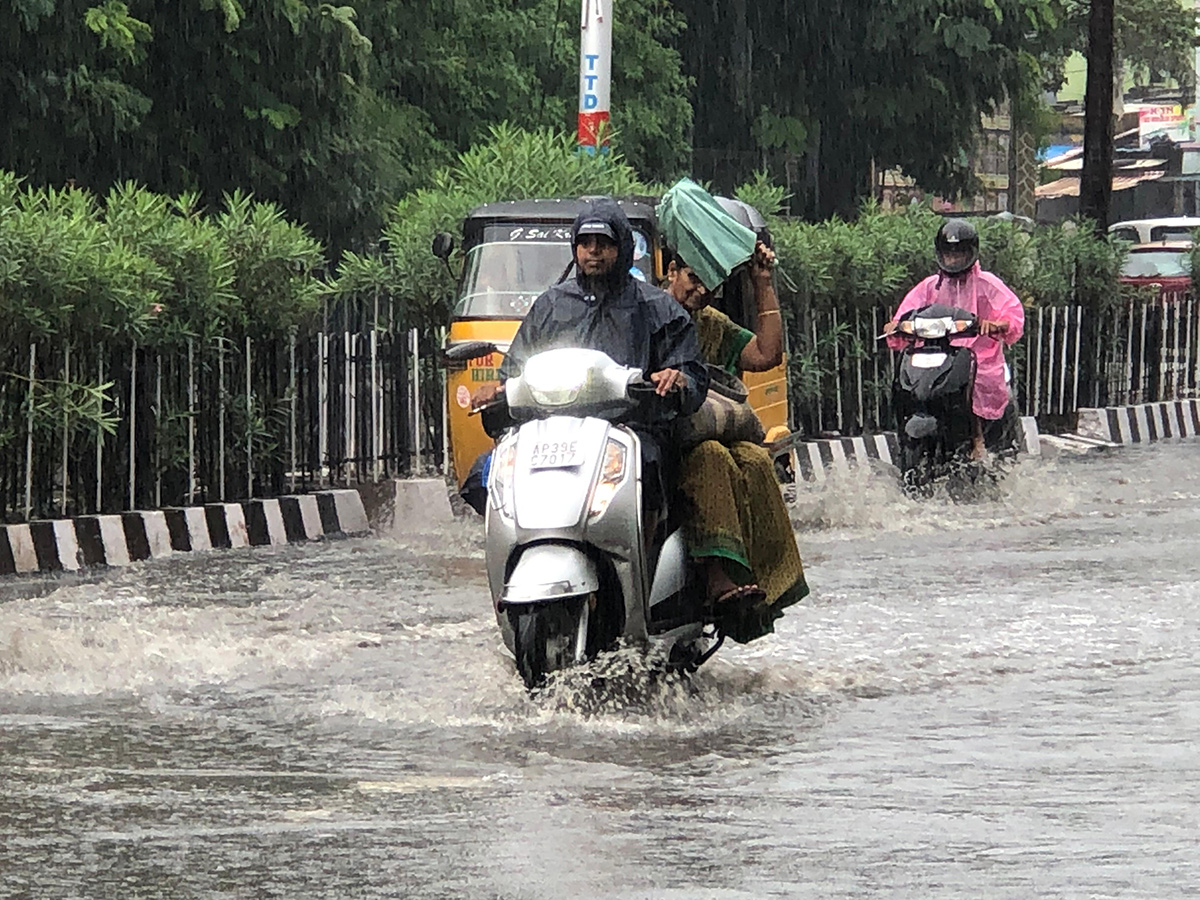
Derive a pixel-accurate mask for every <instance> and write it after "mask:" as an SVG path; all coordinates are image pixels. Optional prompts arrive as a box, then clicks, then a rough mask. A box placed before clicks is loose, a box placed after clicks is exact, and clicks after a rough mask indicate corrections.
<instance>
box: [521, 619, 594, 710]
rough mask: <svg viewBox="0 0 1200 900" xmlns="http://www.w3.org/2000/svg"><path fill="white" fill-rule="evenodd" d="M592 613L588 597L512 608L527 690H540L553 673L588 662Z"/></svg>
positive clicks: (522, 676) (522, 675)
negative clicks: (548, 676)
mask: <svg viewBox="0 0 1200 900" xmlns="http://www.w3.org/2000/svg"><path fill="white" fill-rule="evenodd" d="M589 612H590V604H589V603H588V598H586V597H572V598H570V599H567V600H556V601H554V602H552V603H538V604H534V605H530V606H521V607H510V608H509V610H508V618H509V622H510V623H511V624H512V629H513V651H514V656H515V657H516V661H517V671H518V672H520V673H521V679H522V680H523V681H524V682H525V687H527V688H530V689H533V688H536V687H538V686H540V685H541V684H543V683H544V682H545V680H546V676H547V675H549V674H550V673H551V672H556V671H558V670H560V669H565V668H567V667H568V666H571V665H574V664H576V663H581V662H583V661H584V660H586V659H587V643H588V624H589V619H590V615H589Z"/></svg>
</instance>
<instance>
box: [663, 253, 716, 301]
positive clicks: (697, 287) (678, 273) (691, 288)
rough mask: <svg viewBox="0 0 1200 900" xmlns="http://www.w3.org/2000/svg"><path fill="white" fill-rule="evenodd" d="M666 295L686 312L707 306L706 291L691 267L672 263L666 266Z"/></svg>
mask: <svg viewBox="0 0 1200 900" xmlns="http://www.w3.org/2000/svg"><path fill="white" fill-rule="evenodd" d="M667 293H669V294H670V295H671V296H672V297H674V298H675V299H676V300H678V301H679V305H680V306H682V307H683V308H684V309H686V310H687V311H688V312H696V310H699V309H703V308H704V307H706V306H708V290H707V289H706V288H705V287H704V283H703V282H702V281H701V280H700V279H699V278H698V277H697V275H696V273H695V272H693V271H692V267H691V266H679V265H676V263H675V262H674V261H672V262H671V264H670V265H669V266H667Z"/></svg>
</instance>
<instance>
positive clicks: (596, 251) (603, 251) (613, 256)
mask: <svg viewBox="0 0 1200 900" xmlns="http://www.w3.org/2000/svg"><path fill="white" fill-rule="evenodd" d="M616 264H617V243H616V241H614V240H613V239H612V238H610V237H607V236H605V235H603V234H585V235H583V236H581V237H580V238H579V242H578V243H577V244H576V245H575V265H576V266H578V267H579V271H580V272H582V273H583V274H584V275H587V276H589V277H593V278H594V277H597V276H600V275H607V274H608V273H609V272H611V271H612V270H613V268H614V267H615V266H616Z"/></svg>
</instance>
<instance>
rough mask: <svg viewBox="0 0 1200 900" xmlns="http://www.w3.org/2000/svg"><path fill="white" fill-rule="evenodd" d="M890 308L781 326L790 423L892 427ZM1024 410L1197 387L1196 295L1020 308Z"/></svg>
mask: <svg viewBox="0 0 1200 900" xmlns="http://www.w3.org/2000/svg"><path fill="white" fill-rule="evenodd" d="M890 315H891V310H890V309H883V308H878V309H872V310H855V311H852V312H849V313H846V312H844V311H843V312H840V313H839V312H838V311H836V310H829V311H824V310H822V311H816V312H814V311H803V312H801V313H799V314H797V315H796V316H795V317H794V318H793V319H792V321H791V326H790V329H789V343H790V362H789V377H790V386H791V403H792V417H793V427H794V428H795V429H796V430H798V431H800V432H801V433H804V434H814V435H815V434H819V433H822V432H824V433H829V432H837V433H839V434H843V435H856V434H862V433H864V432H874V431H879V430H887V429H890V428H893V427H894V421H893V418H894V417H893V413H892V408H891V391H892V381H893V378H894V373H895V365H896V354H895V353H893V352H892V351H890V350H888V349H887V347H886V346H885V345H884V344H883V343H882V342H881V341H878V340H877V336H878V335H879V334H880V333H882V330H883V325H884V323H885V322H886V321H887V320H888V318H889V317H890ZM1006 356H1007V359H1008V363H1009V366H1010V369H1011V371H1012V384H1013V391H1014V395H1015V397H1016V402H1017V408H1018V409H1019V410H1020V411H1021V413H1022V414H1023V415H1030V416H1037V417H1039V418H1042V419H1059V420H1066V419H1068V418H1069V417H1070V416H1071V415H1072V414H1073V413H1074V412H1075V411H1076V410H1077V409H1079V408H1080V407H1084V406H1120V405H1126V404H1136V403H1151V402H1157V401H1162V400H1174V399H1183V398H1188V397H1194V396H1197V394H1198V392H1200V303H1197V302H1196V300H1195V298H1194V297H1193V296H1192V295H1191V294H1190V293H1184V292H1180V293H1166V294H1163V295H1162V296H1160V297H1158V298H1156V299H1154V300H1149V301H1133V302H1127V303H1125V304H1122V305H1118V306H1115V307H1112V308H1109V309H1106V310H1104V311H1101V312H1098V313H1097V312H1093V311H1090V310H1088V309H1087V308H1085V307H1083V306H1079V305H1070V306H1048V307H1032V308H1029V309H1027V310H1026V314H1025V334H1024V336H1023V337H1022V338H1021V340H1020V341H1019V342H1018V343H1017V344H1016V345H1015V346H1014V347H1012V348H1011V349H1010V350H1008V351H1007V353H1006Z"/></svg>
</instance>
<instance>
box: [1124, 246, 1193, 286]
mask: <svg viewBox="0 0 1200 900" xmlns="http://www.w3.org/2000/svg"><path fill="white" fill-rule="evenodd" d="M1120 281H1121V282H1122V283H1123V284H1132V285H1144V286H1147V287H1150V286H1154V287H1157V288H1158V290H1159V296H1160V297H1163V298H1164V299H1165V298H1166V297H1167V295H1170V294H1182V293H1187V292H1189V291H1190V290H1191V289H1192V242H1191V241H1155V242H1153V243H1146V244H1134V245H1133V246H1132V247H1130V248H1129V255H1128V256H1127V257H1126V258H1125V263H1124V265H1122V266H1121V276H1120Z"/></svg>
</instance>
